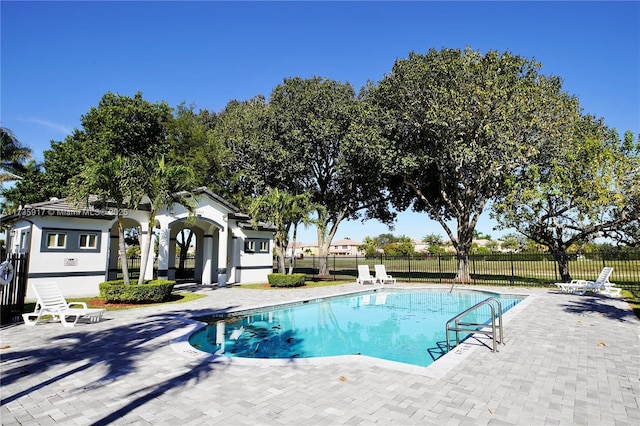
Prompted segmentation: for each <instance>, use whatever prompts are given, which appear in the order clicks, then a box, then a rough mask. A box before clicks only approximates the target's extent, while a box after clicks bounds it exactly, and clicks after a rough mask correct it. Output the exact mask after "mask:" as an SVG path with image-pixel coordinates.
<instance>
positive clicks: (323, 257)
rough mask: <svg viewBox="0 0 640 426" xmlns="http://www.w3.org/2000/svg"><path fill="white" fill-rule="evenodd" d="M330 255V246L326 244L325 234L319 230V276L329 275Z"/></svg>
mask: <svg viewBox="0 0 640 426" xmlns="http://www.w3.org/2000/svg"><path fill="white" fill-rule="evenodd" d="M328 255H329V246H328V244H326V239H325V236H324V233H322V234H321V232H320V230H319V229H318V275H329V266H328V265H327V256H328Z"/></svg>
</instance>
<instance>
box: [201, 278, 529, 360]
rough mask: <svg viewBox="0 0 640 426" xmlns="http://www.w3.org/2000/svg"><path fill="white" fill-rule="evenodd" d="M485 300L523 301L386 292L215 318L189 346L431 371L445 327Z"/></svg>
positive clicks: (486, 312) (441, 350)
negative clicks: (358, 358)
mask: <svg viewBox="0 0 640 426" xmlns="http://www.w3.org/2000/svg"><path fill="white" fill-rule="evenodd" d="M488 297H497V298H499V299H500V301H501V303H502V309H503V311H504V312H506V311H507V310H509V309H510V308H512V307H513V306H515V305H516V304H517V303H519V302H520V301H521V300H522V297H518V296H505V295H499V294H495V293H486V292H475V291H469V292H454V293H449V292H448V291H431V290H421V291H413V290H411V291H403V290H395V291H389V290H382V291H377V292H374V293H360V294H357V295H348V296H342V297H336V298H329V299H322V300H317V301H309V302H304V303H298V304H294V305H284V306H279V307H273V308H269V309H265V310H256V311H251V312H239V313H236V314H233V315H230V316H227V317H224V318H219V319H210V320H209V321H208V322H209V325H208V326H206V327H204V328H201V329H200V330H198V331H196V332H195V333H194V334H192V335H191V336H190V337H189V343H190V344H191V346H193V347H194V348H196V349H198V350H200V351H204V352H208V353H212V354H216V355H221V356H228V357H243V358H281V359H282V358H284V359H288V358H313V357H328V356H337V355H366V356H371V357H376V358H381V359H385V360H389V361H396V362H401V363H406V364H412V365H417V366H423V367H426V366H428V365H430V364H431V363H433V362H434V361H435V360H437V359H438V358H439V357H441V356H442V355H444V354H445V353H446V352H447V348H446V343H445V341H446V335H445V323H446V322H447V321H448V320H449V319H450V318H451V317H453V316H455V315H457V314H459V313H460V312H462V311H464V310H465V309H467V308H469V307H471V306H473V305H475V304H476V303H478V302H480V301H483V300H485V299H487V298H488ZM464 318H465V320H467V321H470V322H474V323H484V322H488V321H490V319H491V311H490V308H489V307H488V306H484V307H482V308H480V309H478V310H476V311H474V312H473V313H471V314H469V315H468V316H465V317H464Z"/></svg>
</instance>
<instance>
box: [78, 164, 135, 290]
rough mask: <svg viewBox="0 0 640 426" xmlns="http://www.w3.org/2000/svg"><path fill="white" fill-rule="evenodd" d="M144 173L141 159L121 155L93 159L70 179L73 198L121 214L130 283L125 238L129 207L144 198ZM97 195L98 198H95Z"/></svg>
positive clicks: (123, 256)
mask: <svg viewBox="0 0 640 426" xmlns="http://www.w3.org/2000/svg"><path fill="white" fill-rule="evenodd" d="M142 177H143V174H142V173H141V166H140V161H139V160H138V159H136V158H132V157H123V156H120V155H117V156H116V157H115V158H114V159H113V160H111V161H108V162H97V161H94V162H90V163H88V164H87V165H85V167H84V169H83V170H82V172H81V173H80V174H78V175H77V176H75V177H73V178H72V179H71V181H70V196H69V199H70V200H71V202H72V203H74V204H76V206H82V205H84V206H86V207H89V202H90V201H93V202H94V203H95V204H96V205H97V206H98V207H101V208H104V207H107V206H109V207H112V208H113V209H114V211H115V212H116V215H117V218H118V244H119V251H120V263H121V265H122V276H123V280H124V283H125V284H126V285H128V284H129V268H128V266H127V251H126V247H125V240H124V216H125V212H126V209H127V207H136V206H137V205H138V204H139V202H140V199H141V198H142V188H143V178H142ZM94 197H95V200H94Z"/></svg>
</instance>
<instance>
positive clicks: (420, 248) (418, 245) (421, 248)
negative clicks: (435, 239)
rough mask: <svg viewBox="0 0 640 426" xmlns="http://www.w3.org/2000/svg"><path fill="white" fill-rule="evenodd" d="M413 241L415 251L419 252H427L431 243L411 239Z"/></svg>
mask: <svg viewBox="0 0 640 426" xmlns="http://www.w3.org/2000/svg"><path fill="white" fill-rule="evenodd" d="M411 242H412V243H413V251H415V252H417V253H426V252H427V251H428V249H429V244H427V243H425V242H423V241H420V240H415V239H414V240H411Z"/></svg>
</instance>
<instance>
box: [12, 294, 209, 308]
mask: <svg viewBox="0 0 640 426" xmlns="http://www.w3.org/2000/svg"><path fill="white" fill-rule="evenodd" d="M203 297H205V295H204V294H198V293H188V292H187V293H172V294H171V296H169V298H168V299H167V300H166V301H164V302H160V303H107V301H106V300H105V299H101V298H99V297H83V298H78V297H75V298H68V299H67V302H85V303H86V304H87V307H89V308H104V309H106V310H107V311H119V310H123V309H134V308H140V307H146V306H154V305H165V304H167V303H185V302H191V301H193V300H197V299H200V298H203ZM35 306H36V304H35V302H30V303H25V304H24V312H25V313H26V312H33V310H34V309H35Z"/></svg>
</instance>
